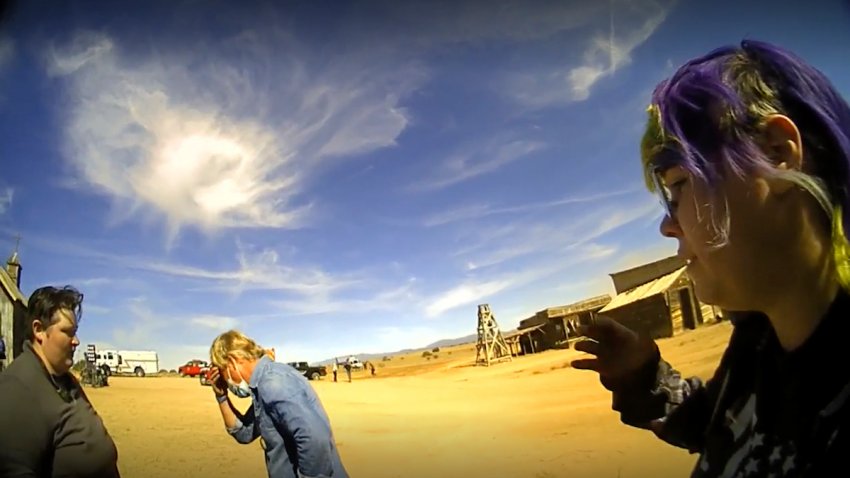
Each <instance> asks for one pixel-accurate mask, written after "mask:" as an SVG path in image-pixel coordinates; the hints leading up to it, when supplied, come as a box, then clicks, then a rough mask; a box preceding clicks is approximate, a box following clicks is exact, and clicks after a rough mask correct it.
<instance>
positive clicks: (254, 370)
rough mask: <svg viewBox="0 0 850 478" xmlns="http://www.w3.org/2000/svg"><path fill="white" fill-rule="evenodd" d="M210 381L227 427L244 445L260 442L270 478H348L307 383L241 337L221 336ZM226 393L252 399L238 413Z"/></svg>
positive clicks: (213, 351)
mask: <svg viewBox="0 0 850 478" xmlns="http://www.w3.org/2000/svg"><path fill="white" fill-rule="evenodd" d="M210 361H211V362H212V365H213V366H212V367H211V369H210V381H211V382H212V389H213V393H214V395H215V397H216V401H217V402H218V404H219V410H220V411H221V416H222V419H223V420H224V426H225V428H226V429H227V432H228V433H230V435H231V436H233V438H234V439H235V440H236V441H237V442H239V443H242V444H244V445H247V444H248V443H251V442H253V441H254V440H256V439H257V438H258V437H262V441H263V451H264V453H265V458H266V469H267V470H268V476H269V478H302V477H331V476H332V477H334V478H347V476H348V472H347V471H346V470H345V467H344V466H343V464H342V459H341V458H340V456H339V452H338V450H337V448H336V443H335V442H334V436H333V432H332V431H331V425H330V420H329V418H328V416H327V414H326V413H325V410H324V408H323V406H322V403H321V401H320V400H319V397H318V396H317V395H316V392H315V391H314V390H313V387H311V386H310V383H309V382H308V381H307V378H306V377H304V376H303V375H301V373H300V372H298V371H297V370H295V369H294V368H293V367H290V366H289V365H286V364H284V363H280V362H273V361H272V360H271V358H270V357H269V356H268V352H267V351H266V350H263V348H262V347H260V346H259V345H257V343H256V342H254V341H253V340H251V339H250V338H248V337H246V336H245V335H243V334H242V333H241V332H238V331H235V330H231V331H229V332H226V333H224V334H221V335H219V336H218V337H217V338H216V339H215V341H213V343H212V346H211V347H210ZM228 390H229V391H230V392H231V393H233V394H234V395H236V396H237V397H240V398H249V397H250V398H251V399H252V403H251V407H250V408H248V410H247V412H245V413H244V414H242V413H239V411H238V410H236V407H234V406H233V404H232V403H231V402H230V399H229V397H228V395H227V392H228Z"/></svg>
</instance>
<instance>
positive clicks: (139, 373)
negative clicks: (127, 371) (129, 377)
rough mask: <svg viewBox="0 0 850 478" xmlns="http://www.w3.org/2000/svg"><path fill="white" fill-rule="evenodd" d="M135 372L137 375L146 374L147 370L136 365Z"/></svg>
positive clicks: (142, 375)
mask: <svg viewBox="0 0 850 478" xmlns="http://www.w3.org/2000/svg"><path fill="white" fill-rule="evenodd" d="M133 373H135V374H136V376H137V377H144V376H145V371H144V369H143V368H142V367H136V370H134V371H133Z"/></svg>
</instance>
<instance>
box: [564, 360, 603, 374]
mask: <svg viewBox="0 0 850 478" xmlns="http://www.w3.org/2000/svg"><path fill="white" fill-rule="evenodd" d="M570 365H571V366H572V367H573V368H574V369H578V370H593V371H594V372H600V371H601V369H602V362H600V361H599V359H595V358H591V359H576V360H573V361H572V362H570Z"/></svg>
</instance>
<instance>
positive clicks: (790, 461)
mask: <svg viewBox="0 0 850 478" xmlns="http://www.w3.org/2000/svg"><path fill="white" fill-rule="evenodd" d="M793 469H794V455H788V457H787V458H785V463H783V464H782V472H783V473H785V474H788V472H789V471H791V470H793Z"/></svg>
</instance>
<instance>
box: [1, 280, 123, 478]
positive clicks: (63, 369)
mask: <svg viewBox="0 0 850 478" xmlns="http://www.w3.org/2000/svg"><path fill="white" fill-rule="evenodd" d="M82 302H83V295H82V294H81V293H79V292H77V291H76V290H75V289H73V288H71V287H65V288H63V289H57V288H54V287H43V288H41V289H38V290H36V291H35V292H33V293H32V295H31V296H30V298H29V300H28V303H27V321H28V324H29V328H28V337H27V341H26V342H25V343H24V351H23V353H21V355H19V356H18V357H17V358H16V359H15V361H14V362H12V365H10V366H9V367H8V368H7V369H6V371H5V372H3V374H2V375H0V477H3V478H6V477H27V478H32V477H39V478H41V477H44V478H48V477H60V476H61V477H68V478H115V477H119V476H120V475H119V473H118V466H117V461H118V451H117V449H116V448H115V444H114V443H113V441H112V438H111V437H110V436H109V433H108V432H107V431H106V428H105V427H104V425H103V421H102V420H101V418H100V416H98V414H97V412H95V410H94V407H92V404H91V402H89V400H88V398H87V397H86V395H85V393H84V392H83V389H82V387H81V386H80V384H79V382H78V381H77V380H76V378H75V377H74V376H73V375H72V374H71V373H70V370H71V366H72V365H73V363H74V350H75V349H76V347H77V346H78V345H79V344H80V342H79V340H77V325H78V323H79V320H80V316H81V310H82Z"/></svg>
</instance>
